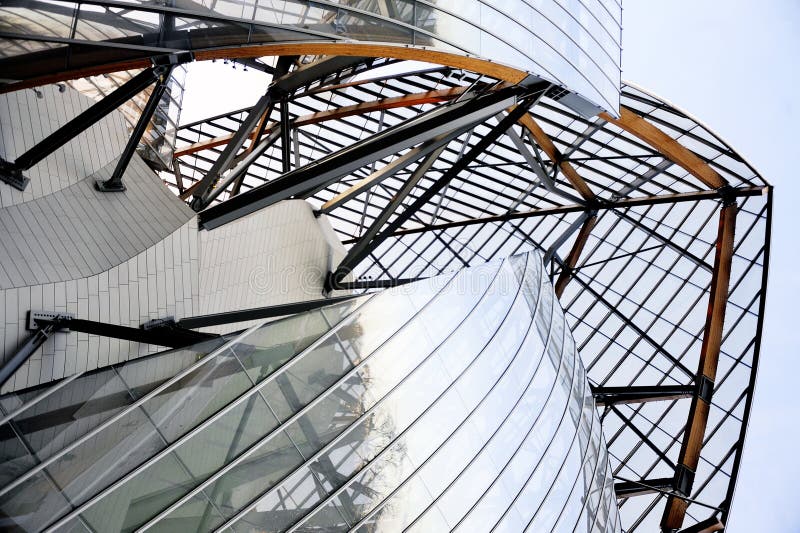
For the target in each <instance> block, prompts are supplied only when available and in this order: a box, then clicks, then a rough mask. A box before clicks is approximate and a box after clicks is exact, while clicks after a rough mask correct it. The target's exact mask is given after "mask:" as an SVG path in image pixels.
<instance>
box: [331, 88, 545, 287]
mask: <svg viewBox="0 0 800 533" xmlns="http://www.w3.org/2000/svg"><path fill="white" fill-rule="evenodd" d="M549 86H550V85H549V83H547V82H539V83H536V84H535V85H534V87H533V88H532V93H533V94H532V95H531V96H527V97H525V99H524V100H523V102H521V103H520V104H519V105H516V106H514V107H513V109H512V110H511V111H510V112H509V113H508V114H507V115H506V116H505V117H503V119H502V120H500V121H499V122H498V124H497V125H496V126H495V127H493V128H492V129H491V130H490V131H489V132H488V133H486V135H484V136H483V137H482V138H481V140H480V141H478V143H477V144H476V145H475V146H473V147H472V148H471V149H470V150H469V151H468V152H467V153H466V154H464V156H463V157H461V158H460V159H458V160H457V161H456V162H455V163H454V164H453V166H451V167H450V168H449V169H447V171H445V172H444V173H443V174H442V176H441V177H439V178H438V179H437V180H436V181H435V182H433V184H432V185H431V186H430V187H429V188H428V189H427V190H426V191H425V192H424V193H422V194H421V195H420V196H419V197H418V198H417V199H416V200H415V201H414V203H412V204H411V205H410V206H408V207H407V208H406V209H405V210H404V211H403V212H402V213H401V214H399V215H398V216H397V217H396V218H395V219H394V220H393V221H392V222H391V224H389V225H388V226H387V227H386V230H385V231H382V232H381V233H378V234H377V235H375V236H374V237H373V238H372V239H371V240H369V241H368V240H366V239H364V238H362V239H361V240H360V241H359V243H357V244H356V245H355V247H354V248H355V249H356V251H353V249H351V251H350V252H348V254H347V256H346V257H345V259H344V260H342V262H341V263H340V265H339V266H338V267H337V268H336V270H335V271H334V272H332V273H331V275H330V276H328V281H327V284H326V288H327V289H331V288H336V287H337V286H338V284H339V282H341V281H342V280H343V279H344V277H345V276H347V275H348V274H349V273H350V272H351V271H352V269H353V267H355V265H357V264H358V263H359V262H360V261H361V260H362V259H364V258H365V257H366V256H368V255H369V254H370V253H372V251H374V250H375V248H377V247H378V246H379V245H380V243H381V242H383V241H384V240H385V239H386V238H387V237H388V236H390V235H392V234H393V233H394V232H395V231H397V230H398V229H399V228H400V227H401V226H402V225H403V224H404V223H405V222H406V221H407V220H409V219H410V218H411V217H412V216H414V215H415V214H416V213H417V211H419V209H421V208H422V207H423V206H424V205H425V204H427V203H428V202H429V201H430V200H431V199H432V198H434V197H435V196H436V195H437V194H438V193H439V191H441V190H442V189H443V188H444V187H446V186H447V185H448V184H449V183H450V182H451V181H452V180H453V179H454V178H455V177H457V176H458V174H459V173H460V172H461V171H463V170H464V169H465V168H467V166H469V165H470V164H471V163H472V162H473V161H475V159H477V157H478V156H479V155H481V154H482V153H484V152H485V151H486V149H487V148H489V147H490V146H491V145H492V144H494V143H495V142H496V141H497V139H499V138H500V136H501V135H503V134H504V133H505V132H506V131H507V130H508V128H510V127H511V126H512V125H513V124H514V123H515V122H516V121H517V120H519V117H520V116H522V114H523V113H526V112H527V110H528V108H529V107H530V106H531V105H532V104H533V102H534V101H537V100H538V99H539V97H540V96H541V95H542V94H544V92H545V91H546V90H547V89H548V88H549ZM497 94H499V93H497ZM490 96H493V95H490ZM475 100H477V98H476V99H475ZM470 102H471V101H470ZM508 107H510V106H508Z"/></svg>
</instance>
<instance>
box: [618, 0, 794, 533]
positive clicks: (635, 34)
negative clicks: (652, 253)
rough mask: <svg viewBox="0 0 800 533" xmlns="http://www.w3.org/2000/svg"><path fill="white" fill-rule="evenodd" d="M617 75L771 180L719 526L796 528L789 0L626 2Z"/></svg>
mask: <svg viewBox="0 0 800 533" xmlns="http://www.w3.org/2000/svg"><path fill="white" fill-rule="evenodd" d="M623 6H624V8H625V9H624V11H623V28H624V29H623V33H622V42H623V47H624V51H623V55H622V59H623V62H622V63H623V79H626V80H630V81H632V82H635V83H637V84H639V85H641V86H643V87H644V88H646V89H650V90H652V91H653V92H654V93H656V94H658V95H659V96H662V97H664V98H666V99H667V100H669V101H671V102H672V103H673V104H675V105H677V106H679V107H682V108H683V109H685V110H686V111H688V112H689V113H691V114H693V115H695V116H696V117H698V118H699V119H700V120H702V121H703V122H704V123H706V124H708V125H709V127H711V128H712V129H713V130H714V131H715V132H717V133H718V134H719V135H720V136H721V137H722V138H723V139H725V140H726V141H727V142H728V143H730V144H731V145H732V146H733V147H734V148H735V149H736V150H737V151H738V152H739V153H740V154H742V155H743V156H744V157H745V158H746V159H748V160H749V161H750V163H751V164H752V165H753V166H754V167H755V168H756V169H757V170H758V171H759V172H760V173H761V174H762V175H763V176H764V177H765V178H766V179H767V180H768V181H769V182H770V183H772V185H774V186H775V200H774V219H773V224H772V231H773V233H772V239H773V240H772V255H771V260H770V273H769V289H768V293H767V294H768V299H767V312H766V322H765V327H764V339H763V342H762V349H761V361H760V366H759V370H758V383H757V386H756V396H755V401H754V405H753V412H752V414H751V418H750V420H751V422H750V428H749V431H748V435H747V441H746V447H745V453H744V457H743V464H742V470H741V473H740V477H739V483H738V487H737V490H736V495H735V499H734V505H733V512H732V515H731V519H730V524H731V525H730V527H728V528H727V529H726V531H727V533H752V532H761V531H779V532H789V531H792V532H797V531H800V500H799V499H798V494H800V491H798V480H800V466H799V465H800V460H799V459H798V457H800V450H798V448H800V429H798V424H799V423H800V416H798V415H799V414H800V410H799V409H798V407H797V405H798V400H797V394H796V392H797V390H798V389H800V380H798V374H799V372H798V370H800V349H798V346H799V345H800V343H798V341H797V331H798V325H797V318H798V315H800V313H798V307H797V301H798V298H800V274H799V273H798V272H800V266H798V264H797V259H798V242H799V241H800V239H798V238H797V235H798V231H799V230H800V227H798V221H800V209H798V208H797V207H795V206H792V204H791V202H792V201H793V200H794V199H797V198H800V186H798V182H799V181H800V177H799V176H798V175H797V172H796V171H793V170H794V168H795V167H796V166H797V159H796V158H797V156H798V154H800V141H799V140H798V134H797V124H798V121H800V116H799V115H800V113H798V106H797V100H798V96H800V94H798V81H800V78H799V76H798V67H800V64H799V63H800V59H798V56H800V1H798V0H761V1H757V0H749V1H742V0H714V1H711V0H623Z"/></svg>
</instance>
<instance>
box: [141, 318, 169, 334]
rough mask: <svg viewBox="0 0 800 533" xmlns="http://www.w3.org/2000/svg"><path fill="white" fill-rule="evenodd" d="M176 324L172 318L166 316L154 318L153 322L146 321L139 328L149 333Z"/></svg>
mask: <svg viewBox="0 0 800 533" xmlns="http://www.w3.org/2000/svg"><path fill="white" fill-rule="evenodd" d="M175 326H177V323H176V322H175V317H174V316H167V317H164V318H154V319H153V320H148V321H147V322H145V323H144V324H141V325H140V326H139V327H140V328H141V329H143V330H145V331H150V330H153V329H157V328H164V327H169V328H172V327H175Z"/></svg>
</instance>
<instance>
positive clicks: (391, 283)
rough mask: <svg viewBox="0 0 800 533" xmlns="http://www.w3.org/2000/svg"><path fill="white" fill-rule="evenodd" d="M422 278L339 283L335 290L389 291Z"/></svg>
mask: <svg viewBox="0 0 800 533" xmlns="http://www.w3.org/2000/svg"><path fill="white" fill-rule="evenodd" d="M419 279H423V278H398V279H371V280H360V281H340V282H338V283H337V284H336V290H337V291H338V290H343V291H352V290H369V289H390V288H392V287H399V286H400V285H406V284H408V283H413V282H415V281H418V280H419Z"/></svg>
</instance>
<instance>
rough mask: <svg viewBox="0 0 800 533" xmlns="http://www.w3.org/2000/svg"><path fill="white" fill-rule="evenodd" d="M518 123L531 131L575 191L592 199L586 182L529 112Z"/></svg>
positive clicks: (585, 197)
mask: <svg viewBox="0 0 800 533" xmlns="http://www.w3.org/2000/svg"><path fill="white" fill-rule="evenodd" d="M519 123H520V124H522V125H523V126H525V128H526V129H527V130H528V131H529V132H531V135H533V138H534V139H536V142H537V143H539V146H540V147H541V148H542V150H543V151H544V153H546V154H547V157H549V158H550V160H551V161H553V162H554V163H556V164H557V165H558V168H559V170H561V173H562V174H564V176H565V177H566V178H567V180H568V181H569V182H570V184H572V186H573V187H574V188H575V190H576V191H578V193H579V194H580V195H581V196H582V197H583V199H584V200H594V199H595V195H594V192H592V190H591V189H590V188H589V186H588V185H587V184H586V181H585V180H584V179H583V178H582V177H581V176H580V174H578V171H577V170H575V167H573V166H572V164H571V163H569V162H568V161H564V156H563V155H561V152H559V150H558V148H556V145H555V144H553V140H552V139H551V138H550V136H549V135H547V134H546V133H545V132H544V130H543V129H542V127H541V126H539V124H538V123H537V122H536V121H535V120H534V118H533V117H532V116H531V114H530V113H526V114H524V115H523V116H522V118H521V119H519Z"/></svg>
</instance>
